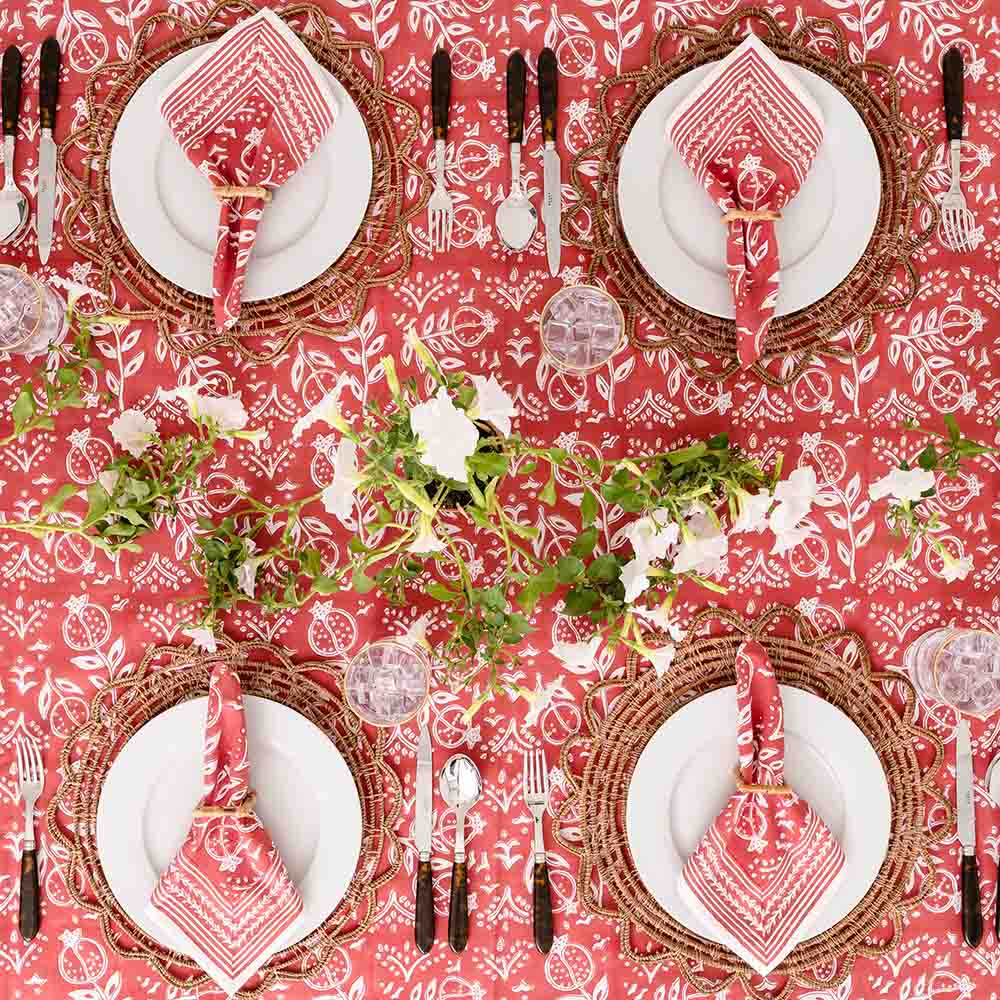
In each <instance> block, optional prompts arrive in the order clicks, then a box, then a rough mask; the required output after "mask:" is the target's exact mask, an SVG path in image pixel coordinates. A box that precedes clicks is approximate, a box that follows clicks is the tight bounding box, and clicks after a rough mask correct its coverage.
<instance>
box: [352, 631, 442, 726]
mask: <svg viewBox="0 0 1000 1000" xmlns="http://www.w3.org/2000/svg"><path fill="white" fill-rule="evenodd" d="M430 686H431V664H430V660H429V658H428V657H427V655H426V654H425V653H424V651H423V650H422V649H420V648H419V647H418V646H414V645H411V644H409V643H405V642H401V641H400V640H398V639H380V640H379V641H378V642H373V643H370V644H369V645H368V646H365V648H364V649H362V650H361V652H360V653H358V655H357V656H355V657H354V659H353V660H351V662H350V664H348V667H347V672H346V673H345V675H344V693H345V694H346V695H347V704H348V706H349V707H350V708H351V710H352V711H353V712H354V713H355V714H356V715H358V716H360V717H361V719H362V720H363V721H364V722H368V723H371V724H372V725H373V726H398V725H401V724H402V723H404V722H408V721H409V720H410V719H412V718H413V717H414V716H416V715H417V713H418V712H419V711H420V710H421V709H422V708H423V707H424V703H425V702H426V701H427V697H428V695H429V693H430Z"/></svg>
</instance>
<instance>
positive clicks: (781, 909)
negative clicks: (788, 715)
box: [679, 642, 844, 975]
mask: <svg viewBox="0 0 1000 1000" xmlns="http://www.w3.org/2000/svg"><path fill="white" fill-rule="evenodd" d="M736 699H737V705H738V707H739V722H738V727H739V728H738V735H737V741H736V746H737V751H738V754H739V768H738V772H737V775H736V791H735V792H734V793H733V795H732V797H731V798H730V799H729V801H728V802H727V803H726V806H725V808H724V809H723V810H722V812H721V813H719V815H718V816H717V817H716V819H715V822H714V823H712V825H711V827H709V830H708V832H707V833H706V834H705V836H704V837H703V838H702V840H701V842H700V843H699V844H698V846H697V848H695V851H694V853H693V854H692V855H691V857H689V858H688V860H687V863H686V864H685V865H684V869H683V871H682V872H681V877H680V880H679V889H680V894H681V896H682V897H683V899H684V900H685V902H686V903H687V904H688V905H689V906H690V907H691V909H692V911H693V912H694V913H696V914H697V915H698V916H700V917H701V918H702V920H703V921H704V922H705V924H706V925H707V926H708V927H711V928H712V929H713V930H715V932H716V933H717V934H718V935H719V937H720V938H721V939H722V941H723V942H724V943H725V944H726V945H728V946H729V948H731V949H732V950H733V951H734V952H735V953H736V954H737V955H739V956H740V958H742V959H743V960H744V961H745V962H747V964H748V965H750V966H751V967H752V968H753V969H755V970H756V971H757V972H759V973H760V974H761V975H764V974H766V973H768V972H770V971H771V970H772V969H773V968H774V967H775V966H776V965H778V963H779V962H780V961H781V960H782V959H783V958H784V957H785V956H786V955H787V954H788V953H789V952H790V951H791V950H792V949H793V948H794V947H795V946H796V945H797V944H798V943H799V942H800V941H802V940H803V939H804V938H805V937H806V936H807V932H808V931H809V928H810V927H811V925H812V924H813V922H814V920H815V917H816V915H817V914H818V913H819V912H820V910H821V908H822V907H823V905H824V904H825V903H826V902H827V901H828V900H829V898H830V896H831V895H832V894H833V893H834V892H835V891H836V888H837V885H838V883H839V881H840V875H841V872H842V871H843V868H844V852H843V850H842V849H841V847H840V845H839V844H838V843H837V842H836V840H834V839H833V834H831V833H830V831H829V829H827V826H826V824H825V823H824V822H823V821H822V820H821V819H820V818H819V816H817V815H816V813H814V812H813V810H812V809H811V808H810V806H809V803H808V802H805V801H804V800H802V799H800V798H799V797H798V795H796V794H795V792H793V791H792V790H791V789H790V788H789V787H788V786H787V785H786V784H785V731H784V716H783V712H782V707H781V693H780V691H779V689H778V681H777V678H776V677H775V675H774V671H773V670H772V669H771V663H770V661H769V660H768V658H767V653H766V652H765V651H764V647H763V646H761V645H760V643H758V642H744V643H743V644H742V645H741V646H740V648H739V650H738V652H737V654H736ZM760 789H764V790H760Z"/></svg>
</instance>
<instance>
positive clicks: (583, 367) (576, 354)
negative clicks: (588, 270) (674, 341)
mask: <svg viewBox="0 0 1000 1000" xmlns="http://www.w3.org/2000/svg"><path fill="white" fill-rule="evenodd" d="M539 329H540V333H541V338H542V350H543V351H544V352H545V354H546V356H547V357H548V359H549V360H550V361H551V362H552V363H553V364H554V365H555V366H556V368H558V369H559V370H560V371H564V372H568V373H570V374H572V375H586V374H588V373H589V372H593V371H596V370H597V369H598V368H600V367H601V365H603V364H604V363H605V362H606V361H607V360H608V358H610V357H611V355H613V354H614V353H615V351H617V350H618V348H619V346H620V345H621V342H622V340H623V338H624V336H625V314H624V313H623V312H622V307H621V306H620V305H619V304H618V303H617V302H616V301H615V300H614V299H613V298H612V297H611V296H610V295H609V294H608V293H607V292H606V291H605V290H604V289H603V288H598V287H597V286H596V285H570V286H568V287H567V288H563V289H561V290H560V291H558V292H556V294H555V295H553V296H552V298H551V299H549V301H548V302H547V303H546V304H545V308H544V309H542V318H541V321H540V323H539Z"/></svg>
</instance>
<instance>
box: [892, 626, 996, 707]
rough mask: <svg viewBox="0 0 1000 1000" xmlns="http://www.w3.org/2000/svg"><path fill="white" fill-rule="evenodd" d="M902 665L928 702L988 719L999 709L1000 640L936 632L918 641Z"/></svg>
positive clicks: (966, 631)
mask: <svg viewBox="0 0 1000 1000" xmlns="http://www.w3.org/2000/svg"><path fill="white" fill-rule="evenodd" d="M903 665H904V666H905V667H906V669H907V670H908V671H909V673H910V676H911V677H912V679H913V682H914V683H915V684H916V686H917V688H919V690H920V691H921V692H922V693H923V694H925V695H926V696H927V697H928V698H932V699H934V700H935V701H943V702H945V703H947V704H948V705H951V706H952V707H953V708H956V709H958V710H959V711H960V712H966V713H968V714H969V715H976V716H980V717H985V716H987V715H990V714H991V713H992V712H995V711H996V710H997V709H998V708H1000V636H998V635H995V634H994V633H992V632H986V631H982V630H979V629H970V628H936V629H932V630H931V631H930V632H925V633H924V634H923V635H922V636H920V637H919V638H917V639H915V640H914V641H913V642H912V643H911V644H910V646H909V648H908V649H907V650H906V652H905V653H904V654H903Z"/></svg>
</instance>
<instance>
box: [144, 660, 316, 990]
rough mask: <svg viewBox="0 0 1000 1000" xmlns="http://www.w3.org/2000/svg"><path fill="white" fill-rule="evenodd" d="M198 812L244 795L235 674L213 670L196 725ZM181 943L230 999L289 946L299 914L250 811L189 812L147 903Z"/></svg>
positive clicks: (243, 742)
mask: <svg viewBox="0 0 1000 1000" xmlns="http://www.w3.org/2000/svg"><path fill="white" fill-rule="evenodd" d="M203 768H204V770H203V777H204V789H205V796H204V798H203V799H202V802H201V805H203V806H225V807H230V808H232V807H236V806H238V805H240V804H241V803H243V802H244V800H245V799H246V798H247V796H248V795H249V794H250V760H249V756H248V751H247V733H246V722H245V715H244V710H243V698H242V693H241V690H240V681H239V677H237V675H236V674H235V673H233V671H232V670H230V669H229V667H227V666H226V665H225V664H221V663H220V664H218V665H217V666H216V667H215V669H214V671H213V673H212V680H211V686H210V689H209V695H208V709H207V713H206V721H205V758H204V765H203ZM150 906H151V912H152V913H153V915H154V917H155V918H156V919H157V920H158V921H159V922H160V923H162V924H164V925H165V926H166V927H168V928H169V929H171V930H172V931H174V932H175V933H177V934H179V935H180V936H181V937H183V938H184V939H185V941H186V943H187V945H188V950H189V953H190V955H191V957H192V958H194V959H195V960H196V961H197V962H198V964H199V965H201V967H202V968H203V969H204V970H205V971H206V972H207V973H208V974H209V975H210V976H211V977H212V978H213V979H214V980H215V981H216V982H217V983H218V984H219V986H221V987H222V988H223V990H225V992H226V993H227V994H228V995H230V996H232V994H233V993H235V992H236V991H237V990H238V989H239V988H240V986H242V985H243V983H245V982H246V981H247V980H248V979H249V978H250V977H251V976H253V974H254V973H255V972H257V970H258V969H260V967H261V966H262V965H263V964H264V963H265V962H266V961H267V960H268V958H270V957H271V955H273V954H274V953H275V952H276V951H279V950H280V949H281V948H283V947H285V946H286V945H287V944H290V943H291V941H292V940H293V937H292V935H293V934H294V931H295V926H296V924H297V923H298V921H299V918H300V917H301V915H302V909H303V906H302V898H301V897H300V896H299V893H298V890H297V889H296V888H295V886H294V885H293V884H292V881H291V879H290V878H289V876H288V872H287V871H286V869H285V865H284V863H283V862H282V860H281V857H280V855H279V854H278V851H277V849H276V848H275V846H274V843H273V842H272V840H271V837H270V836H269V835H268V833H267V831H266V830H265V829H264V827H263V826H262V825H261V822H260V820H259V819H258V818H257V816H256V815H255V814H254V813H251V814H250V815H247V816H236V815H219V816H198V817H195V819H194V822H193V823H192V826H191V830H190V831H189V833H188V835H187V839H186V840H185V841H184V844H183V845H182V846H181V849H180V851H179V852H178V853H177V856H176V857H175V858H174V860H173V861H172V862H171V863H170V866H169V867H168V868H167V870H166V871H165V872H164V873H163V875H162V877H161V878H160V880H159V882H158V883H157V885H156V888H155V889H154V890H153V895H152V898H151V902H150Z"/></svg>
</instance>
